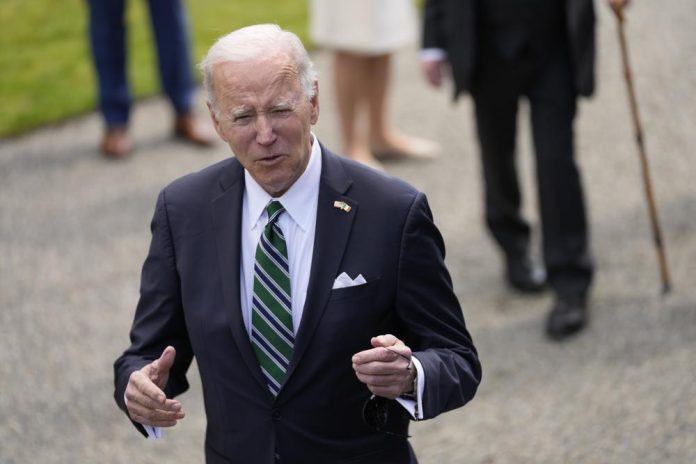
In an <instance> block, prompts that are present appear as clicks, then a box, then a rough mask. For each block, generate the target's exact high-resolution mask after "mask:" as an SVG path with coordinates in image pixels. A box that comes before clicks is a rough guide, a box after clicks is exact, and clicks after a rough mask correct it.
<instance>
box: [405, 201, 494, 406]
mask: <svg viewBox="0 0 696 464" xmlns="http://www.w3.org/2000/svg"><path fill="white" fill-rule="evenodd" d="M444 258H445V248H444V242H443V240H442V236H441V235H440V232H439V231H438V230H437V228H436V227H435V224H434V223H433V220H432V214H431V212H430V208H429V206H428V203H427V199H426V198H425V195H423V194H422V193H419V194H418V195H417V196H416V198H415V200H414V202H413V204H412V206H411V209H410V211H409V213H408V217H407V219H406V223H405V227H404V231H403V238H402V245H401V252H400V259H399V281H398V287H397V315H398V319H399V321H400V323H401V324H402V325H403V333H399V335H401V338H402V339H403V340H404V342H405V343H406V344H407V345H409V346H410V348H411V349H412V350H413V352H414V354H415V355H416V357H417V358H418V360H419V361H420V362H421V364H422V366H423V369H424V370H425V379H426V380H425V392H424V396H423V418H424V419H429V418H432V417H435V416H437V415H438V414H440V413H442V412H445V411H449V410H451V409H454V408H457V407H459V406H462V405H463V404H465V403H466V402H468V401H469V400H471V399H472V398H473V396H474V394H475V393H476V389H477V388H478V385H479V383H480V381H481V364H480V363H479V360H478V355H477V352H476V348H475V347H474V344H473V342H472V339H471V336H470V335H469V332H468V330H467V328H466V325H465V323H464V316H463V314H462V310H461V307H460V306H459V302H458V300H457V297H456V295H455V294H454V291H453V288H452V280H451V278H450V275H449V272H448V271H447V268H446V267H445V262H444Z"/></svg>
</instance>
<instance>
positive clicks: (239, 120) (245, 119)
mask: <svg viewBox="0 0 696 464" xmlns="http://www.w3.org/2000/svg"><path fill="white" fill-rule="evenodd" d="M232 120H233V121H234V122H237V123H247V122H249V121H251V116H250V115H248V114H244V115H241V116H235V117H234V118H233V119H232Z"/></svg>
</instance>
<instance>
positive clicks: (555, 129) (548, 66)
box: [421, 0, 626, 339]
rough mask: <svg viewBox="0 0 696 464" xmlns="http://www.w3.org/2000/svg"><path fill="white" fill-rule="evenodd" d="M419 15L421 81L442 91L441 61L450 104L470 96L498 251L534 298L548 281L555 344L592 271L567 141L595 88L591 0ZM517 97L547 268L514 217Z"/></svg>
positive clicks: (461, 1) (476, 2) (466, 2)
mask: <svg viewBox="0 0 696 464" xmlns="http://www.w3.org/2000/svg"><path fill="white" fill-rule="evenodd" d="M609 3H610V5H611V6H612V7H614V8H622V7H623V6H624V4H625V3H626V2H625V1H622V0H609ZM424 15H425V20H424V31H423V50H422V52H421V53H422V55H421V62H422V67H423V71H424V74H425V76H426V78H427V80H428V81H429V82H430V83H431V84H432V85H434V86H436V87H437V86H440V85H441V82H442V76H443V69H444V68H443V65H444V64H445V62H448V63H449V65H450V67H451V71H452V77H453V79H454V96H455V98H456V97H458V96H459V95H460V94H461V93H464V92H469V93H470V94H471V95H472V97H473V100H474V107H475V117H476V125H477V132H478V138H479V145H480V150H481V161H482V168H483V176H484V184H485V214H486V223H487V226H488V229H489V231H490V233H491V235H492V236H493V237H494V239H495V240H496V242H497V243H498V245H499V246H500V247H501V249H502V251H503V254H504V257H505V264H506V278H507V280H508V282H509V283H510V284H511V285H512V287H514V288H516V289H517V290H520V291H522V292H536V291H540V290H542V289H543V288H544V286H545V285H546V283H547V282H546V274H548V284H549V285H550V287H551V289H552V290H553V292H554V294H555V297H556V298H555V301H554V303H553V306H552V308H551V311H550V313H549V316H548V320H547V324H546V332H547V334H548V335H549V336H550V337H551V338H553V339H562V338H564V337H566V336H568V335H570V334H572V333H575V332H577V331H579V330H581V329H582V328H583V327H584V326H585V324H586V320H587V294H588V291H589V287H590V283H591V280H592V274H593V262H592V259H591V256H590V251H589V246H588V230H587V219H586V215H585V201H584V195H583V188H582V183H581V179H580V173H579V170H578V166H577V165H576V163H575V160H574V140H573V121H574V119H575V113H576V99H577V97H578V96H590V95H591V94H592V93H593V91H594V84H595V83H594V57H595V12H594V5H593V2H592V0H564V1H559V0H527V1H519V0H457V1H448V0H426V2H425V12H424ZM523 96H524V97H527V99H528V100H529V103H530V108H531V125H532V132H533V134H532V135H533V140H534V151H535V155H536V177H537V192H538V199H539V209H540V218H541V228H542V239H543V240H542V249H543V255H544V262H545V265H546V270H545V271H544V269H543V268H541V267H540V266H538V265H536V264H535V263H534V262H533V261H532V260H531V259H530V256H529V248H530V227H529V224H528V223H527V221H525V219H524V218H523V217H522V215H521V213H520V205H521V201H522V198H521V194H520V188H519V183H518V175H517V168H516V162H515V145H516V130H517V110H518V101H519V99H520V97H523Z"/></svg>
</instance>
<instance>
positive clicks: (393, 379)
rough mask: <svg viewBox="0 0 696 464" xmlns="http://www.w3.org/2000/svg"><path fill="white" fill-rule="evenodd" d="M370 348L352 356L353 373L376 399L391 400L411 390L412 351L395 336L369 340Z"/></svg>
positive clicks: (412, 375)
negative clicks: (379, 397) (381, 397)
mask: <svg viewBox="0 0 696 464" xmlns="http://www.w3.org/2000/svg"><path fill="white" fill-rule="evenodd" d="M370 343H371V344H372V346H373V348H371V349H369V350H365V351H361V352H359V353H356V354H354V355H353V370H355V374H356V375H357V377H358V379H359V380H360V381H361V382H362V383H364V384H365V385H367V388H368V389H369V390H370V391H371V392H372V393H373V394H375V395H377V396H383V397H385V398H389V399H392V400H393V399H394V398H397V397H398V396H400V395H402V394H404V393H409V392H411V391H412V390H413V379H414V377H415V375H416V369H415V367H411V368H410V369H409V368H408V366H409V365H410V364H411V363H410V359H411V349H410V348H409V347H408V346H406V345H405V344H404V342H402V341H401V340H399V339H398V338H396V337H395V336H394V335H391V334H387V335H380V336H378V337H372V340H370Z"/></svg>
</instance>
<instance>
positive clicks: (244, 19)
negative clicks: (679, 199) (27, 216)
mask: <svg viewBox="0 0 696 464" xmlns="http://www.w3.org/2000/svg"><path fill="white" fill-rule="evenodd" d="M127 4H128V12H127V19H126V23H127V30H128V53H129V57H128V62H129V63H128V68H129V79H130V83H131V90H132V92H133V93H134V95H135V96H136V98H139V97H143V96H147V95H152V94H154V93H157V92H158V91H159V84H158V82H159V81H158V75H157V65H156V62H155V50H154V43H153V42H152V40H151V29H150V23H149V16H148V11H147V3H146V2H144V1H142V0H131V1H129V2H127ZM186 4H187V7H188V12H189V20H190V26H191V35H192V42H193V43H192V50H193V51H194V54H193V56H194V59H195V60H196V62H198V61H199V60H200V59H201V58H202V56H203V54H204V53H205V51H206V50H207V49H208V47H209V46H210V45H211V44H212V43H213V41H214V40H215V39H216V38H217V37H219V36H221V35H223V34H225V33H227V32H229V31H231V30H233V29H236V28H238V27H241V26H244V25H248V24H254V23H260V22H274V23H278V24H280V25H281V26H282V27H283V28H285V29H289V30H291V31H293V32H295V33H297V34H298V35H299V36H300V37H301V38H302V39H303V41H305V43H306V38H307V12H306V7H307V0H225V1H223V0H195V1H194V0H187V1H186ZM86 19H87V3H86V1H85V0H60V1H56V0H0V70H1V71H0V108H1V110H0V137H7V136H9V135H15V134H19V133H21V132H24V131H27V130H30V129H32V128H35V127H37V126H40V125H42V124H48V123H51V122H56V121H60V120H63V119H65V118H67V117H70V116H75V115H79V114H82V113H85V112H88V111H92V110H94V109H95V96H96V88H95V77H94V71H93V67H92V61H91V57H90V50H89V41H88V39H87V20H86Z"/></svg>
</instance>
